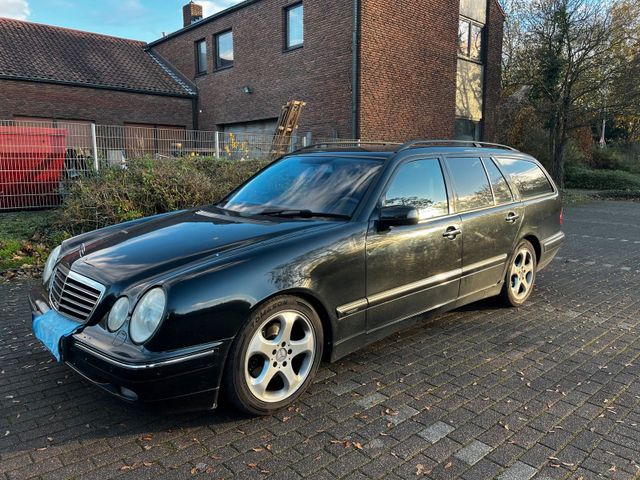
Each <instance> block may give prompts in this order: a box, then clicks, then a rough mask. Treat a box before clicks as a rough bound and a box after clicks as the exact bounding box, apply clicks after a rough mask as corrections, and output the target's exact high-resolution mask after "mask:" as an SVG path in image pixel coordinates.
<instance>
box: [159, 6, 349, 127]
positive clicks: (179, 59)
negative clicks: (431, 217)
mask: <svg viewBox="0 0 640 480" xmlns="http://www.w3.org/2000/svg"><path fill="white" fill-rule="evenodd" d="M294 3H295V2H293V1H287V0H263V1H260V2H256V3H253V4H250V5H248V6H246V7H244V8H240V9H238V10H236V11H234V12H232V13H229V14H227V15H224V16H222V17H220V18H217V19H215V20H213V21H209V22H207V21H206V20H205V23H203V24H202V25H201V26H199V27H196V28H192V29H190V30H187V31H185V32H184V33H182V34H181V35H178V36H176V37H173V38H168V39H166V40H165V41H163V42H161V43H159V44H157V45H156V46H154V49H155V50H156V51H157V52H158V53H160V55H162V56H163V57H164V58H165V59H166V60H167V61H169V62H170V63H171V64H172V65H174V66H175V67H176V68H177V69H178V70H180V71H181V72H182V73H183V74H184V75H186V76H187V77H188V78H190V79H193V81H194V82H195V83H196V85H197V86H198V91H199V99H200V100H199V102H200V105H199V109H200V110H202V113H201V114H200V115H199V127H200V128H201V129H205V130H210V129H215V128H216V127H219V126H221V125H222V124H228V123H236V122H247V121H252V120H260V119H268V118H277V117H278V115H279V114H280V109H281V107H282V105H284V104H285V103H286V102H287V101H288V100H293V99H296V100H304V101H305V102H306V103H307V106H306V109H305V111H304V112H303V114H302V117H301V121H300V131H301V132H305V131H308V130H311V131H312V132H313V133H314V135H315V136H325V135H327V136H329V135H332V134H334V133H335V134H337V135H339V136H342V137H351V136H352V135H353V132H352V130H351V104H352V102H351V100H352V99H351V64H352V55H351V31H352V21H353V16H352V1H351V0H305V1H304V9H305V10H304V17H305V39H304V47H303V48H300V49H297V50H292V51H288V52H283V45H284V39H283V20H284V17H283V7H285V6H286V5H291V4H294ZM229 28H233V37H234V57H235V59H234V66H233V67H232V68H229V69H226V70H219V71H213V63H214V40H213V36H214V35H215V34H216V33H219V32H222V31H224V30H227V29H229ZM203 38H204V39H206V41H207V57H208V73H207V74H206V75H200V76H196V75H195V50H194V42H195V41H197V40H200V39H203ZM243 86H249V87H250V88H251V89H252V90H253V93H251V94H246V93H243V92H242V91H241V89H242V87H243Z"/></svg>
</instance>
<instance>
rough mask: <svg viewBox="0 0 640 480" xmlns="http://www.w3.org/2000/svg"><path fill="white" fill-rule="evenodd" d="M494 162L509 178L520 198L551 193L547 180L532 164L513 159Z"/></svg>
mask: <svg viewBox="0 0 640 480" xmlns="http://www.w3.org/2000/svg"><path fill="white" fill-rule="evenodd" d="M496 160H497V162H498V164H499V165H500V167H502V171H503V172H505V173H506V174H507V175H509V177H511V180H512V181H513V183H514V184H515V185H516V187H517V188H518V190H519V191H520V195H522V198H531V197H536V196H538V195H544V194H545V193H553V187H552V186H551V183H550V182H549V179H548V178H547V176H546V175H545V174H544V172H543V171H542V169H541V168H540V167H539V166H538V165H537V164H535V163H534V162H530V161H528V160H521V159H515V158H496Z"/></svg>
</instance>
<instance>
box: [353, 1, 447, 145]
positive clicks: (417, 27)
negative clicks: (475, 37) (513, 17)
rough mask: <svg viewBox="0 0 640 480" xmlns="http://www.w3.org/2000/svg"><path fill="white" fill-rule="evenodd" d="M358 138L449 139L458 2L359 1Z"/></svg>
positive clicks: (398, 139) (399, 139)
mask: <svg viewBox="0 0 640 480" xmlns="http://www.w3.org/2000/svg"><path fill="white" fill-rule="evenodd" d="M361 8H362V14H361V18H362V26H361V42H362V44H361V75H360V79H361V81H360V84H361V88H360V106H361V109H360V136H361V137H362V138H366V139H385V140H397V141H401V140H407V139H411V138H450V137H452V136H453V127H454V118H455V96H456V91H455V89H456V60H457V53H456V39H457V32H458V12H459V0H412V1H410V2H398V1H397V0H362V7H361Z"/></svg>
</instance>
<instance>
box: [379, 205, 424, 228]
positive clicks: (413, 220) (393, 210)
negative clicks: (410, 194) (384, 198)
mask: <svg viewBox="0 0 640 480" xmlns="http://www.w3.org/2000/svg"><path fill="white" fill-rule="evenodd" d="M419 219H420V215H419V214H418V210H417V209H416V208H415V207H409V206H405V205H395V206H390V207H382V208H381V209H380V220H379V221H378V229H379V230H388V229H389V227H401V226H405V225H416V224H417V223H418V220H419Z"/></svg>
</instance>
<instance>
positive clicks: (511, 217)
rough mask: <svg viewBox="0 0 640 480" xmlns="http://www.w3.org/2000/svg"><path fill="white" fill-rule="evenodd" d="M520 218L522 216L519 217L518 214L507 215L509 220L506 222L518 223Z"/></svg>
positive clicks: (510, 213)
mask: <svg viewBox="0 0 640 480" xmlns="http://www.w3.org/2000/svg"><path fill="white" fill-rule="evenodd" d="M519 218H520V215H518V214H517V213H514V212H509V215H507V218H506V219H505V220H506V221H507V223H516V222H517V221H518V219H519Z"/></svg>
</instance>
